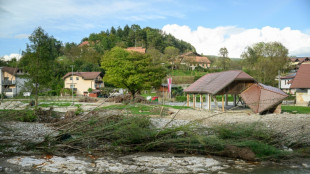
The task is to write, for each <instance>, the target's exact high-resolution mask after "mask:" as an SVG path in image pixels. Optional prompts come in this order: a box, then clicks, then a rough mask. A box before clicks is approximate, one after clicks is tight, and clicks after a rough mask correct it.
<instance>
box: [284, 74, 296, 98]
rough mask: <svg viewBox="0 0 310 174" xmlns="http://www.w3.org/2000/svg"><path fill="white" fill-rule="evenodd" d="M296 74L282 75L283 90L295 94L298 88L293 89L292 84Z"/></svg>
mask: <svg viewBox="0 0 310 174" xmlns="http://www.w3.org/2000/svg"><path fill="white" fill-rule="evenodd" d="M295 76H296V73H291V74H289V75H287V76H282V77H280V80H281V81H280V89H282V91H284V92H286V93H289V94H295V92H296V89H291V88H290V87H291V84H292V80H293V79H294V77H295Z"/></svg>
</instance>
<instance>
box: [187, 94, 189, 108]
mask: <svg viewBox="0 0 310 174" xmlns="http://www.w3.org/2000/svg"><path fill="white" fill-rule="evenodd" d="M187 106H189V94H187Z"/></svg>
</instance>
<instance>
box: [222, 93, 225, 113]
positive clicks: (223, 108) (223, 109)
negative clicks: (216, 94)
mask: <svg viewBox="0 0 310 174" xmlns="http://www.w3.org/2000/svg"><path fill="white" fill-rule="evenodd" d="M222 111H223V112H224V111H225V107H224V95H222Z"/></svg>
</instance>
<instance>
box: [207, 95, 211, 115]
mask: <svg viewBox="0 0 310 174" xmlns="http://www.w3.org/2000/svg"><path fill="white" fill-rule="evenodd" d="M208 110H209V111H210V110H211V95H210V94H208Z"/></svg>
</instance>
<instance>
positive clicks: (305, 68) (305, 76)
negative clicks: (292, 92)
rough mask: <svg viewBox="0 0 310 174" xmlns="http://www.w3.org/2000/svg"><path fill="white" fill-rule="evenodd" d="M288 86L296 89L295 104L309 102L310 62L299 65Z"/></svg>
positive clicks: (306, 103) (307, 103)
mask: <svg viewBox="0 0 310 174" xmlns="http://www.w3.org/2000/svg"><path fill="white" fill-rule="evenodd" d="M290 88H291V89H296V104H298V105H309V104H310V62H306V63H303V64H301V65H300V67H299V69H298V71H297V73H296V76H295V78H294V79H293V80H292V84H291V86H290Z"/></svg>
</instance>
